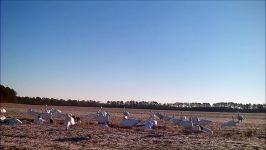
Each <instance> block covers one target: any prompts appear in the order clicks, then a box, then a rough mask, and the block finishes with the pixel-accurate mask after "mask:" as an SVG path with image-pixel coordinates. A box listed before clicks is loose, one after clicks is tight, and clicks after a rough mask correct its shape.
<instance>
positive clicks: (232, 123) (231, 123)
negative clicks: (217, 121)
mask: <svg viewBox="0 0 266 150" xmlns="http://www.w3.org/2000/svg"><path fill="white" fill-rule="evenodd" d="M238 123H239V120H235V119H234V117H233V116H232V120H229V121H225V122H224V123H223V124H222V125H221V128H224V127H235V126H236V125H237V124H238Z"/></svg>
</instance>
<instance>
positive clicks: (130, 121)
mask: <svg viewBox="0 0 266 150" xmlns="http://www.w3.org/2000/svg"><path fill="white" fill-rule="evenodd" d="M139 122H140V120H139V119H136V118H128V117H127V116H124V117H123V120H121V122H120V123H119V126H120V127H133V126H135V125H137V124H138V123H139Z"/></svg>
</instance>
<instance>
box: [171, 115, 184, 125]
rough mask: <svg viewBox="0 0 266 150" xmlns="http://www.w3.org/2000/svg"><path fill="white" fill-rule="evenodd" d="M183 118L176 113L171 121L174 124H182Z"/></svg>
mask: <svg viewBox="0 0 266 150" xmlns="http://www.w3.org/2000/svg"><path fill="white" fill-rule="evenodd" d="M181 121H182V119H180V118H175V115H173V116H172V118H171V119H170V122H171V123H172V124H174V125H180V124H181Z"/></svg>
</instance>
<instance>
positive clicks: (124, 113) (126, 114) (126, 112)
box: [123, 107, 129, 116]
mask: <svg viewBox="0 0 266 150" xmlns="http://www.w3.org/2000/svg"><path fill="white" fill-rule="evenodd" d="M123 115H124V116H129V112H128V111H126V108H125V107H124V111H123Z"/></svg>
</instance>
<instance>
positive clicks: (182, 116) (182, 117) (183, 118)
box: [179, 112, 187, 120]
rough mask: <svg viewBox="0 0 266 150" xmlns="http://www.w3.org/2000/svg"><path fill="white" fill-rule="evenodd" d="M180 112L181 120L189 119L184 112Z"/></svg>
mask: <svg viewBox="0 0 266 150" xmlns="http://www.w3.org/2000/svg"><path fill="white" fill-rule="evenodd" d="M179 114H180V115H179V116H180V119H181V120H186V119H187V117H186V116H184V115H183V112H180V113H179Z"/></svg>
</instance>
